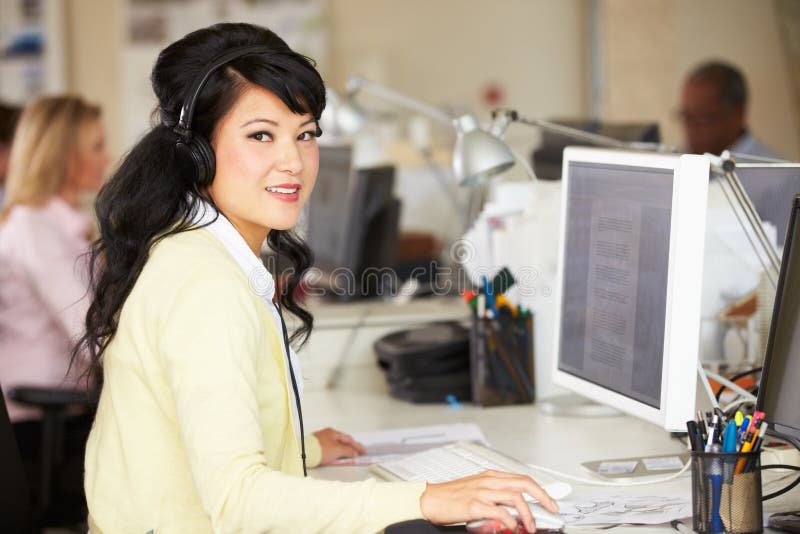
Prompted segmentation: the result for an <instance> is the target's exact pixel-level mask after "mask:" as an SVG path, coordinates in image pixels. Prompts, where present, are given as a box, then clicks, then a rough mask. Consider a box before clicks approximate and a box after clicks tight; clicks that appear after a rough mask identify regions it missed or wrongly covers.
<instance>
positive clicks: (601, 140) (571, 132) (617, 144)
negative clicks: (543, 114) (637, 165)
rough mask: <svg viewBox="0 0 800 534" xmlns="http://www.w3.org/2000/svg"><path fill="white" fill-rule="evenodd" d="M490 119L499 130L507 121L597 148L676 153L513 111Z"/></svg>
mask: <svg viewBox="0 0 800 534" xmlns="http://www.w3.org/2000/svg"><path fill="white" fill-rule="evenodd" d="M492 118H493V119H495V120H500V121H501V122H500V123H499V128H500V129H502V130H505V126H506V125H507V123H508V122H509V121H516V122H520V123H522V124H527V125H528V126H535V127H537V128H541V129H542V130H547V131H550V132H554V133H558V134H561V135H564V136H566V137H571V138H573V139H576V140H579V141H586V142H588V143H592V144H593V145H597V146H606V147H611V148H622V149H626V150H655V151H658V152H677V149H676V148H675V147H672V146H669V145H664V144H662V143H646V142H632V141H620V140H619V139H614V138H613V137H608V136H607V135H600V134H595V133H591V132H587V131H585V130H580V129H578V128H572V127H570V126H564V125H562V124H556V123H554V122H550V121H546V120H542V119H530V118H527V117H522V116H520V115H519V113H517V112H516V111H514V110H506V109H499V110H495V111H493V112H492Z"/></svg>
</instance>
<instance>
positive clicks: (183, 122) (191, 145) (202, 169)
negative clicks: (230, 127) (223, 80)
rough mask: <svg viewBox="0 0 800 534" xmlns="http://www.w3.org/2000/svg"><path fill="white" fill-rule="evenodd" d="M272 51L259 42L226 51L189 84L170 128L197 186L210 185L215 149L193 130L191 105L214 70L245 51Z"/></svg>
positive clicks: (248, 52) (259, 52) (194, 103)
mask: <svg viewBox="0 0 800 534" xmlns="http://www.w3.org/2000/svg"><path fill="white" fill-rule="evenodd" d="M271 52H272V49H271V48H270V47H267V46H262V45H253V46H243V47H239V48H234V49H232V50H228V51H227V52H224V53H222V54H220V55H219V56H217V57H215V58H214V59H212V60H211V61H209V62H208V64H206V66H205V68H203V72H202V74H201V75H200V76H198V77H197V79H196V80H195V81H194V83H193V84H192V86H191V88H190V90H189V98H188V99H187V100H186V101H185V102H184V103H183V106H181V114H180V118H179V119H178V124H177V125H175V127H174V128H173V131H174V132H175V133H176V134H177V135H178V141H177V142H176V143H175V147H176V149H177V150H180V151H182V152H185V153H186V154H187V157H188V158H190V159H191V160H192V163H193V164H194V167H195V170H196V171H197V172H196V175H197V186H198V187H199V188H203V187H207V186H208V185H210V184H211V181H212V180H213V179H214V174H215V173H216V158H215V157H214V149H213V148H212V147H211V144H210V143H209V142H208V141H207V140H206V139H204V138H203V137H202V136H201V135H198V134H197V133H196V132H194V131H192V118H193V116H194V107H195V105H196V104H197V99H198V98H199V97H200V92H201V91H202V90H203V87H204V86H205V84H206V82H207V81H208V78H209V77H210V76H211V75H212V74H213V73H214V72H215V71H216V70H217V69H219V68H220V67H223V66H225V65H227V64H228V63H230V62H231V61H233V60H234V59H237V58H240V57H242V56H245V55H248V54H266V53H271ZM317 129H319V126H318V127H317ZM320 133H321V132H320Z"/></svg>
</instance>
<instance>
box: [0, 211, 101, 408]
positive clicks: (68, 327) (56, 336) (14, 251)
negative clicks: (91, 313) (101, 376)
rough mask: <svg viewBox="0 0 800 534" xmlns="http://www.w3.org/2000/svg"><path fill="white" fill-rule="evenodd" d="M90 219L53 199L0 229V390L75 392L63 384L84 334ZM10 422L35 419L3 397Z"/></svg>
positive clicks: (72, 383)
mask: <svg viewBox="0 0 800 534" xmlns="http://www.w3.org/2000/svg"><path fill="white" fill-rule="evenodd" d="M91 227H92V221H91V219H90V218H89V217H88V216H87V215H86V214H85V213H83V212H80V211H78V210H77V209H75V208H73V207H71V206H70V205H68V204H67V203H66V202H65V201H64V200H62V199H61V198H59V197H54V198H53V199H51V200H50V201H48V202H47V204H45V205H44V206H41V207H30V206H15V207H14V208H13V209H12V210H11V213H10V214H9V216H8V218H7V219H6V220H5V222H3V223H0V385H1V386H2V387H3V390H4V391H6V390H8V389H9V388H11V387H14V386H21V385H29V386H53V387H76V385H77V383H78V382H77V380H76V378H77V377H78V375H79V374H80V372H79V371H82V370H83V369H81V370H73V371H71V372H70V377H69V378H67V377H66V373H67V369H68V367H69V358H70V350H71V345H72V342H73V341H74V340H76V339H77V338H78V337H79V336H80V335H81V334H82V333H83V330H84V326H83V325H84V320H85V318H86V310H87V309H88V307H89V302H90V300H89V297H88V295H87V282H88V277H87V273H86V269H85V265H86V262H85V261H80V262H79V261H78V260H79V258H81V255H82V254H83V253H85V252H86V251H87V250H88V247H89V241H88V234H89V231H90V229H91ZM6 403H7V405H8V413H9V416H10V418H11V420H12V421H21V420H24V419H32V418H37V417H39V415H40V414H39V413H38V412H37V411H36V410H34V409H31V408H26V407H22V406H20V405H17V404H15V403H14V402H11V401H9V400H8V398H6Z"/></svg>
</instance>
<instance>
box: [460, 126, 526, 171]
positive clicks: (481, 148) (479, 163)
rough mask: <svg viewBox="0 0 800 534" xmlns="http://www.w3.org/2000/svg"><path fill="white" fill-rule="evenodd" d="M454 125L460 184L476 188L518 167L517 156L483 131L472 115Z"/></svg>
mask: <svg viewBox="0 0 800 534" xmlns="http://www.w3.org/2000/svg"><path fill="white" fill-rule="evenodd" d="M453 126H454V127H455V129H456V145H455V148H453V172H454V174H455V177H456V181H457V182H458V184H459V185H463V186H468V185H473V184H475V183H477V182H479V181H480V180H482V179H484V178H489V177H491V176H494V175H496V174H500V173H502V172H504V171H506V170H508V169H509V168H511V167H512V166H513V165H514V161H515V160H514V154H513V153H512V152H511V150H510V149H509V148H508V146H507V145H506V144H505V143H504V142H503V141H502V140H501V139H500V138H498V137H495V136H494V135H492V134H491V133H489V132H487V131H486V130H484V129H482V128H481V127H480V125H479V124H478V120H477V119H476V118H475V117H473V116H472V115H463V116H461V117H459V118H457V119H455V120H454V121H453Z"/></svg>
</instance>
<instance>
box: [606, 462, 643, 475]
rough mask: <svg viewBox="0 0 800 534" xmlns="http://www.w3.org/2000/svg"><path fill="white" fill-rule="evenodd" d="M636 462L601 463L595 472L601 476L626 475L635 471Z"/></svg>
mask: <svg viewBox="0 0 800 534" xmlns="http://www.w3.org/2000/svg"><path fill="white" fill-rule="evenodd" d="M637 463H638V462H637V461H636V460H631V461H627V462H603V463H601V464H600V466H599V467H598V468H597V472H598V473H601V474H603V475H627V474H628V473H633V472H634V471H635V470H636V464H637Z"/></svg>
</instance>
